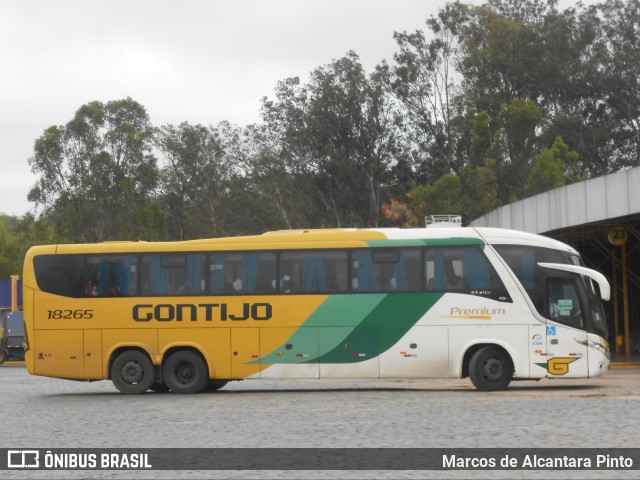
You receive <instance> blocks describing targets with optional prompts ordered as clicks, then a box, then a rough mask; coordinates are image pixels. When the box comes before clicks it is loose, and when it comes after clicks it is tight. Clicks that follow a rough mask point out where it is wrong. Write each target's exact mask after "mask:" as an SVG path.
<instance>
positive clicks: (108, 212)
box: [29, 98, 162, 242]
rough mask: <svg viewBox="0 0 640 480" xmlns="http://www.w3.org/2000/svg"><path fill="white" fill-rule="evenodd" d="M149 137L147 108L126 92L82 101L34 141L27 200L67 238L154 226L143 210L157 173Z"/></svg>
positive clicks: (123, 235) (118, 235)
mask: <svg viewBox="0 0 640 480" xmlns="http://www.w3.org/2000/svg"><path fill="white" fill-rule="evenodd" d="M152 140H153V129H152V128H151V125H150V122H149V118H148V116H147V113H146V111H145V109H144V107H142V105H140V104H138V103H137V102H135V101H133V100H131V99H130V98H127V99H125V100H117V101H112V102H108V103H107V104H102V103H101V102H91V103H88V104H86V105H83V106H81V107H80V108H79V109H78V111H77V112H76V114H75V116H74V118H73V119H72V120H71V121H70V122H69V123H67V125H65V126H53V127H50V128H48V129H47V130H45V132H44V134H43V135H42V136H41V137H40V138H38V139H37V140H36V142H35V147H34V156H33V157H32V158H30V159H29V163H30V165H31V168H32V170H33V172H34V173H35V174H36V175H37V176H38V180H37V183H36V184H35V185H34V186H33V188H32V189H31V191H30V193H29V200H30V201H32V202H35V203H36V205H38V206H40V207H42V208H43V209H44V215H45V216H46V218H48V219H49V221H51V222H52V223H53V224H54V225H55V227H56V229H57V231H58V233H59V234H60V235H62V236H64V237H67V238H69V239H70V240H71V241H75V242H95V241H103V240H114V239H139V238H144V235H146V234H147V233H148V232H149V230H150V229H155V228H157V227H158V226H159V223H158V222H157V219H156V218H155V217H154V216H150V217H147V216H146V215H144V214H143V212H145V211H146V210H147V209H148V208H149V205H150V204H151V203H153V198H152V195H153V193H154V191H155V188H156V186H157V182H158V178H159V173H158V169H157V167H156V159H155V157H154V156H153V154H152V145H153V143H152ZM148 222H150V223H148ZM160 223H161V222H160ZM154 236H155V237H158V236H162V232H156V234H155V235H154Z"/></svg>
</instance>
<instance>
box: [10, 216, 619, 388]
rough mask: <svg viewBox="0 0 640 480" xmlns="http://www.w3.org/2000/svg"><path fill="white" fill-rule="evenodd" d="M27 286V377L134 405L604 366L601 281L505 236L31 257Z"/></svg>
mask: <svg viewBox="0 0 640 480" xmlns="http://www.w3.org/2000/svg"><path fill="white" fill-rule="evenodd" d="M23 285H24V292H23V295H24V317H25V326H26V341H27V347H26V359H25V360H26V365H27V368H28V371H29V373H31V374H33V375H41V376H49V377H57V378H66V379H74V380H103V379H111V380H112V381H113V383H114V385H115V386H116V387H117V388H118V390H120V391H121V392H123V393H127V394H137V393H142V392H145V391H147V390H154V391H163V390H164V391H166V390H170V391H172V392H175V393H196V392H201V391H204V390H208V389H209V390H215V389H218V388H220V387H222V386H224V385H225V384H226V383H227V382H228V381H230V380H241V379H247V378H463V377H467V376H470V377H471V380H472V381H473V383H474V385H475V386H476V387H477V388H479V389H482V390H495V389H502V388H506V387H507V385H508V384H509V383H510V381H511V380H512V379H514V378H516V379H528V378H542V377H553V378H579V377H592V376H599V375H602V374H603V373H604V372H605V371H606V370H607V368H608V365H609V349H608V344H607V341H606V337H607V330H606V322H605V319H604V314H603V313H602V304H601V301H600V297H599V295H600V296H601V297H602V298H608V295H609V293H608V292H609V290H608V289H609V286H608V284H607V282H606V280H604V277H602V275H600V274H599V273H597V272H595V271H593V270H590V269H587V268H585V267H584V266H583V265H582V262H581V259H580V256H579V255H578V253H577V252H576V251H575V250H573V249H572V248H571V247H569V246H567V245H564V244H562V243H560V242H557V241H555V240H551V239H548V238H545V237H542V236H538V235H530V234H524V233H522V232H514V231H508V230H495V229H473V228H462V227H459V228H424V229H406V230H404V229H368V230H308V231H286V232H271V233H268V234H264V235H258V236H246V237H235V238H219V239H206V240H195V241H185V242H158V243H155V242H154V243H148V242H106V243H100V244H81V245H49V246H38V247H33V248H31V249H30V250H29V252H28V253H27V256H26V258H25V266H24V275H23ZM553 300H555V302H558V303H559V305H560V306H559V308H558V307H557V305H556V306H555V307H553V308H552V303H551V302H552V301H553ZM554 312H555V313H554Z"/></svg>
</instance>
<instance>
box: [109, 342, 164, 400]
mask: <svg viewBox="0 0 640 480" xmlns="http://www.w3.org/2000/svg"><path fill="white" fill-rule="evenodd" d="M154 380H155V373H154V371H153V364H152V363H151V359H150V358H149V356H148V355H147V354H146V353H143V352H141V351H139V350H127V351H124V352H122V353H121V354H119V355H118V356H117V357H116V359H115V360H114V361H113V365H112V366H111V381H112V382H113V384H114V385H115V386H116V388H117V389H118V390H120V391H121V392H122V393H125V394H127V395H135V394H138V393H144V392H146V391H147V390H148V389H149V387H151V385H153V382H154Z"/></svg>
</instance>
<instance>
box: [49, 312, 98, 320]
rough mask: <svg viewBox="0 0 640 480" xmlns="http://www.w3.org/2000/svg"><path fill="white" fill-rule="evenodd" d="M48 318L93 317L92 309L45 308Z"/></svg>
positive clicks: (77, 318)
mask: <svg viewBox="0 0 640 480" xmlns="http://www.w3.org/2000/svg"><path fill="white" fill-rule="evenodd" d="M47 313H48V317H47V318H48V319H49V320H71V319H76V320H80V319H83V318H93V310H47Z"/></svg>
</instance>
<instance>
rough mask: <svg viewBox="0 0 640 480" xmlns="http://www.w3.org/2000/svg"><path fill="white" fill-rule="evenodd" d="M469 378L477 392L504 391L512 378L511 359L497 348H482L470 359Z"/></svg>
mask: <svg viewBox="0 0 640 480" xmlns="http://www.w3.org/2000/svg"><path fill="white" fill-rule="evenodd" d="M469 376H470V377H471V383H473V385H474V386H475V387H476V388H477V389H478V390H481V391H485V392H488V391H492V390H504V389H505V388H507V386H508V385H509V383H510V382H511V379H512V378H513V366H512V365H511V359H510V358H509V356H508V355H507V354H506V353H505V352H504V351H502V350H501V349H499V348H496V347H483V348H481V349H480V350H478V351H477V352H475V353H474V354H473V356H472V357H471V362H469Z"/></svg>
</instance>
